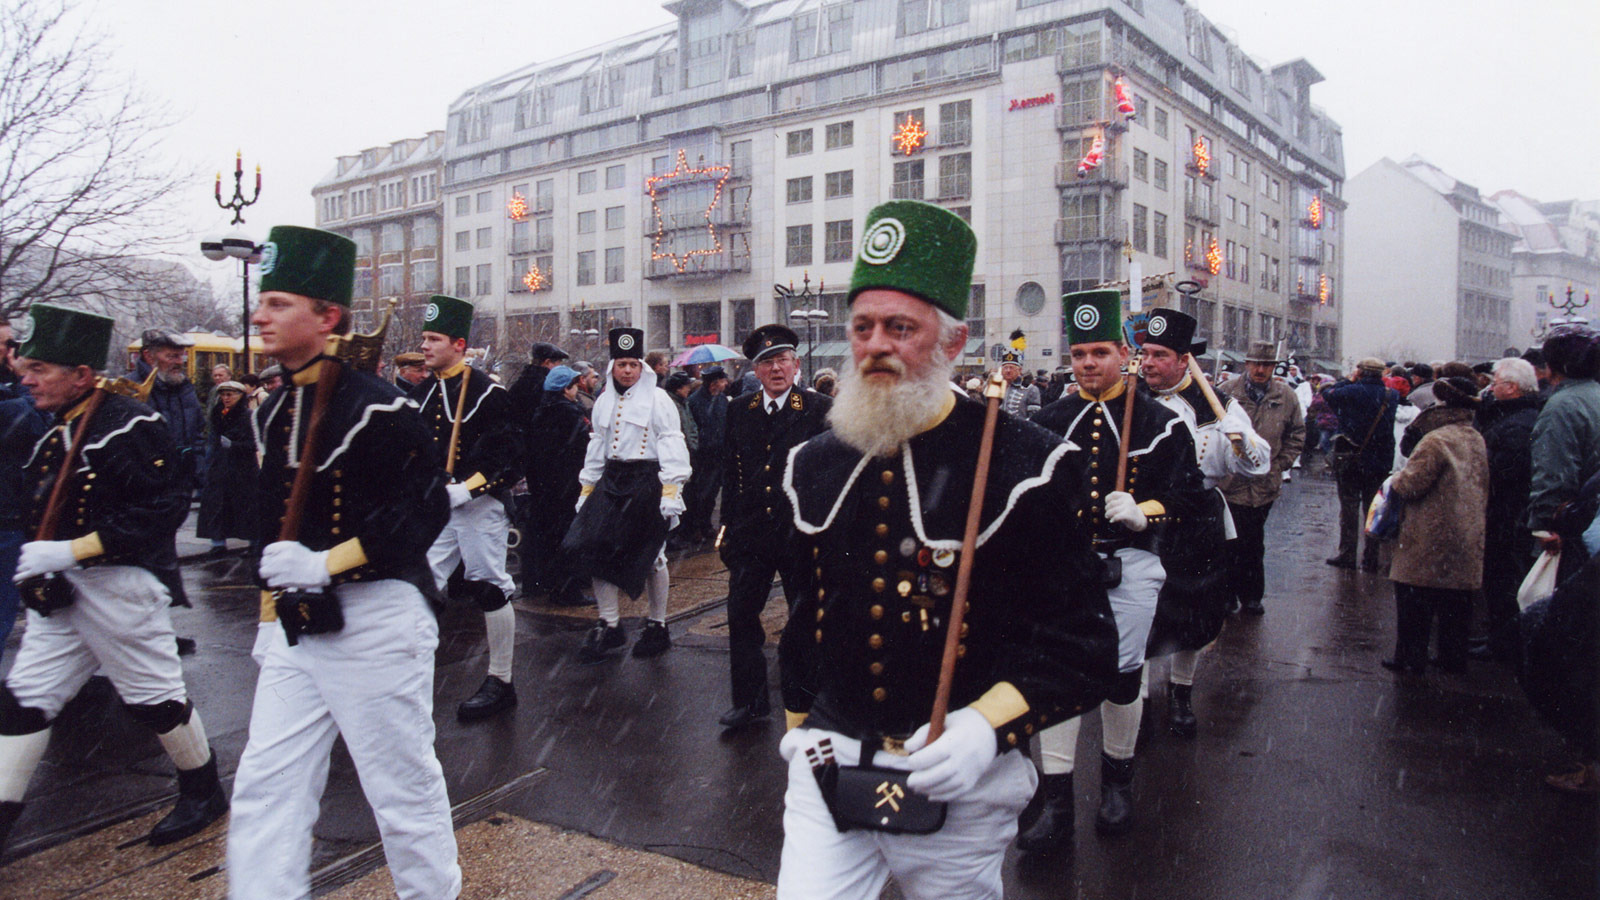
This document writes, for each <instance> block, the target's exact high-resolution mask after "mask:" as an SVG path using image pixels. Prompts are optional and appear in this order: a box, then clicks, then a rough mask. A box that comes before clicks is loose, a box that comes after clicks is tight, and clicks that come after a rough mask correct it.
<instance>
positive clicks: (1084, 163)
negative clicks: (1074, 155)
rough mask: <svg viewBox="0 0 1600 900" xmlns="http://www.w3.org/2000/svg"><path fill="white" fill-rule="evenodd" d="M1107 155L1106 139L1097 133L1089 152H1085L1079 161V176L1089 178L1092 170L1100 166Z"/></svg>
mask: <svg viewBox="0 0 1600 900" xmlns="http://www.w3.org/2000/svg"><path fill="white" fill-rule="evenodd" d="M1105 157H1106V139H1105V138H1104V137H1103V136H1101V135H1098V134H1097V135H1095V136H1094V140H1093V141H1092V142H1090V144H1089V152H1088V153H1085V154H1084V155H1083V159H1082V160H1080V161H1079V162H1078V177H1079V178H1087V177H1088V175H1089V173H1090V172H1093V171H1094V170H1095V169H1098V168H1100V164H1101V163H1102V162H1104V161H1105Z"/></svg>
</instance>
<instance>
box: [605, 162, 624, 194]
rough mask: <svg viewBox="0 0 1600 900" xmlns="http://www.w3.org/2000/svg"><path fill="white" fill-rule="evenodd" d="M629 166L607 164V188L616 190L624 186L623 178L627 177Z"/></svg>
mask: <svg viewBox="0 0 1600 900" xmlns="http://www.w3.org/2000/svg"><path fill="white" fill-rule="evenodd" d="M627 175H628V167H627V166H625V165H624V166H606V190H608V191H614V190H616V189H617V188H620V187H622V182H623V179H625V178H627Z"/></svg>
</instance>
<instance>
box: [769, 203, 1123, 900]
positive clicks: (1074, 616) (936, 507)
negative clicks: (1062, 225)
mask: <svg viewBox="0 0 1600 900" xmlns="http://www.w3.org/2000/svg"><path fill="white" fill-rule="evenodd" d="M976 251H977V239H976V237H975V236H974V235H973V233H972V229H971V228H970V227H969V226H968V225H967V224H966V223H965V222H963V221H962V220H961V219H960V218H959V217H957V216H956V215H954V214H952V213H950V212H948V211H946V210H944V209H941V208H939V207H935V206H932V205H929V204H925V203H920V202H916V201H895V202H891V203H886V204H883V205H882V206H879V207H877V208H876V209H874V210H873V211H872V212H871V213H869V214H868V216H867V220H866V234H865V236H864V238H863V240H862V244H861V248H860V252H859V255H858V256H857V259H856V265H855V272H854V275H853V277H852V279H851V285H850V295H849V299H850V304H851V305H850V319H849V324H848V330H849V335H850V348H851V354H852V356H853V362H854V364H853V365H851V366H848V367H846V369H845V371H844V373H843V376H842V378H841V381H840V385H839V392H838V395H837V396H836V397H835V399H834V404H833V408H832V409H831V411H830V412H829V416H828V422H829V424H830V425H831V426H832V430H831V431H829V432H825V433H823V434H821V435H819V436H817V437H815V438H813V439H811V440H809V441H807V442H806V443H804V444H801V445H800V446H798V447H796V448H795V449H794V450H793V451H791V453H790V454H789V459H788V465H787V467H786V469H785V472H784V480H783V490H784V492H785V494H786V495H787V497H788V500H789V503H790V505H791V506H792V508H793V510H794V525H795V528H796V530H797V534H796V535H795V540H794V542H793V543H794V547H795V550H796V551H797V552H798V553H799V554H800V556H801V558H802V560H803V564H802V565H799V566H797V568H798V569H799V575H800V577H799V579H798V580H799V582H800V583H799V584H798V585H796V588H797V590H796V594H797V600H796V602H795V605H794V608H793V610H792V611H791V613H790V616H789V622H788V625H787V626H786V627H785V629H784V633H783V639H782V642H781V644H780V647H779V662H780V670H781V674H782V681H783V700H784V706H785V708H786V710H787V717H788V724H789V726H790V730H789V732H788V733H787V734H786V735H785V736H784V738H783V741H782V743H781V744H780V745H779V750H780V752H781V753H782V755H783V758H784V759H785V761H787V762H788V764H789V787H788V791H787V793H786V795H785V798H784V805H785V810H784V817H783V828H784V846H783V857H782V864H781V868H780V870H779V873H778V896H779V898H780V900H790V898H793V900H799V898H813V897H830V898H861V900H869V898H876V897H877V896H878V894H879V892H880V890H881V889H882V888H883V886H884V883H885V882H886V880H887V879H888V878H889V877H890V876H891V875H892V876H893V877H894V878H895V880H896V881H897V882H898V884H899V887H900V889H901V891H902V893H903V894H904V895H905V896H906V897H909V898H939V900H947V898H998V897H1000V896H1001V890H1002V888H1001V877H1000V869H1001V863H1002V861H1003V859H1004V855H1005V850H1006V847H1007V845H1009V844H1010V842H1011V839H1012V838H1013V837H1014V836H1015V834H1016V817H1017V815H1018V814H1019V813H1020V812H1021V811H1022V809H1023V807H1024V806H1025V805H1026V804H1027V803H1028V800H1029V798H1030V797H1031V796H1032V794H1033V790H1034V787H1035V785H1036V783H1037V776H1036V775H1035V773H1034V769H1033V765H1032V764H1031V763H1029V762H1028V760H1027V759H1026V758H1025V757H1024V756H1023V755H1022V753H1021V752H1020V751H1019V748H1020V747H1022V746H1024V745H1026V744H1027V742H1028V740H1029V738H1030V736H1031V735H1033V734H1034V733H1035V732H1037V731H1038V730H1039V729H1041V728H1043V727H1045V726H1047V725H1049V724H1052V723H1055V722H1059V721H1062V720H1064V719H1066V718H1070V717H1072V716H1075V715H1078V714H1080V713H1081V712H1083V711H1084V710H1086V709H1089V708H1091V707H1092V706H1094V705H1095V704H1097V703H1099V702H1100V700H1101V699H1103V698H1104V697H1105V696H1106V692H1107V690H1108V688H1109V685H1110V683H1111V681H1112V680H1114V678H1115V675H1116V659H1115V657H1116V641H1117V636H1116V628H1115V625H1114V623H1113V620H1112V618H1111V611H1110V606H1109V604H1108V603H1107V600H1106V595H1105V591H1104V589H1103V588H1102V587H1101V586H1100V584H1099V582H1098V579H1097V578H1096V577H1094V576H1093V574H1092V573H1097V572H1098V569H1099V561H1098V560H1097V559H1096V558H1095V556H1094V554H1093V551H1092V550H1091V549H1090V546H1089V539H1088V532H1087V529H1086V528H1085V523H1083V522H1082V521H1080V520H1077V519H1075V518H1072V517H1070V516H1068V517H1063V516H1062V514H1061V511H1062V510H1064V509H1071V508H1073V505H1074V503H1075V500H1074V498H1075V497H1076V496H1077V494H1078V492H1079V490H1080V488H1081V485H1080V483H1079V476H1078V475H1077V474H1076V473H1075V472H1074V471H1073V470H1072V467H1071V466H1069V465H1067V464H1065V462H1064V459H1065V457H1066V455H1067V453H1068V451H1069V449H1070V447H1071V445H1070V444H1067V443H1064V442H1062V441H1060V440H1059V439H1057V438H1056V437H1055V436H1054V435H1052V434H1049V433H1048V432H1046V431H1044V430H1042V429H1040V428H1037V427H1035V426H1033V425H1030V424H1029V423H1027V422H1025V421H1023V420H1021V419H1017V418H1015V417H1012V416H1010V415H1008V414H1006V413H1004V412H1000V413H999V414H998V420H997V424H996V427H995V431H994V435H993V445H992V451H991V454H990V456H989V462H988V468H987V483H986V488H985V490H984V491H983V493H982V496H981V497H980V498H979V507H980V508H979V510H978V520H977V523H978V528H977V529H976V541H975V550H974V551H973V558H972V560H971V571H970V574H971V580H970V593H969V594H968V595H967V598H966V603H965V606H964V607H963V610H964V614H965V620H966V621H965V622H964V623H963V624H962V625H961V626H960V627H959V628H957V630H956V635H955V637H956V639H957V640H958V641H959V643H958V644H956V647H955V651H954V657H953V658H954V660H955V667H954V675H953V679H952V680H951V682H950V693H949V703H948V708H949V709H950V710H953V711H952V712H951V713H950V714H949V716H948V718H946V719H945V720H944V728H943V731H942V733H940V734H939V736H938V737H937V738H936V739H934V740H932V741H931V742H930V741H929V739H928V734H929V730H930V728H929V724H928V723H929V722H930V716H931V714H932V711H933V709H934V703H935V693H936V689H937V685H938V682H939V676H940V663H941V657H942V655H943V650H944V646H945V641H946V634H945V626H946V624H947V623H949V621H950V617H951V614H952V606H953V600H954V596H953V595H954V594H955V593H956V590H957V588H956V582H957V577H958V569H960V568H961V565H962V562H963V561H962V559H961V547H962V539H963V534H964V529H965V527H966V524H967V517H968V507H969V504H971V503H972V500H973V497H972V494H973V485H974V481H975V475H976V473H977V471H978V465H979V459H980V458H981V457H980V444H981V443H982V441H981V435H982V432H983V430H984V417H985V410H984V407H983V406H982V405H980V404H978V403H974V402H972V401H970V400H968V399H966V398H965V397H964V396H963V395H961V394H958V393H957V392H955V391H954V390H953V389H952V387H951V385H950V378H951V372H952V363H953V361H954V359H955V357H956V356H957V355H958V354H960V352H961V348H962V347H963V346H964V345H965V344H966V341H967V328H966V325H965V324H964V321H963V320H964V318H965V316H966V312H967V303H968V299H969V296H970V291H971V280H972V266H973V260H974V257H975V255H976Z"/></svg>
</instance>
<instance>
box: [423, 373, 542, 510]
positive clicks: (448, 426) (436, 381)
mask: <svg viewBox="0 0 1600 900" xmlns="http://www.w3.org/2000/svg"><path fill="white" fill-rule="evenodd" d="M443 374H444V377H443V378H441V377H439V376H438V375H430V376H429V377H428V378H427V380H425V381H423V382H422V383H421V384H418V385H417V386H416V389H415V391H414V393H413V394H412V396H413V397H414V398H416V400H417V402H418V404H420V405H421V407H422V421H423V422H424V423H426V425H427V426H428V431H429V433H430V434H431V435H432V437H433V442H434V446H435V447H437V448H438V454H439V462H440V465H443V464H444V461H445V454H446V453H448V452H449V449H450V432H451V431H453V430H454V428H455V415H456V405H457V404H458V403H459V404H460V405H461V408H462V413H461V434H460V436H459V437H458V438H457V440H456V464H455V468H454V470H453V471H454V477H455V480H456V481H458V482H460V483H461V484H464V485H466V486H467V487H468V488H469V489H470V490H471V491H472V496H474V497H477V496H480V495H483V494H494V495H495V496H497V497H500V498H501V499H502V500H504V499H507V498H508V497H509V496H510V493H511V486H512V485H514V484H516V483H517V481H518V480H519V479H521V478H522V456H523V433H522V429H521V427H519V426H518V425H517V423H516V422H515V421H514V420H513V418H512V415H511V394H510V393H509V392H508V391H507V390H506V389H505V388H503V387H501V386H500V385H499V384H497V383H495V380H494V379H493V378H490V377H489V376H488V375H487V374H485V373H484V372H481V371H479V370H477V369H474V368H473V367H471V366H469V365H467V364H465V363H462V364H460V365H458V366H456V367H455V368H454V369H451V370H449V371H447V372H445V373H443ZM463 376H465V377H466V378H467V379H468V381H467V394H466V399H465V402H464V403H463V402H462V396H461V379H462V377H463Z"/></svg>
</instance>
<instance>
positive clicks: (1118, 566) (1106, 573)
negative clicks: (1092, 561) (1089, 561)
mask: <svg viewBox="0 0 1600 900" xmlns="http://www.w3.org/2000/svg"><path fill="white" fill-rule="evenodd" d="M1100 584H1101V586H1103V587H1104V588H1105V589H1106V590H1108V591H1109V590H1111V589H1112V588H1114V587H1116V586H1117V585H1120V584H1122V557H1120V556H1106V557H1103V558H1101V560H1100Z"/></svg>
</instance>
